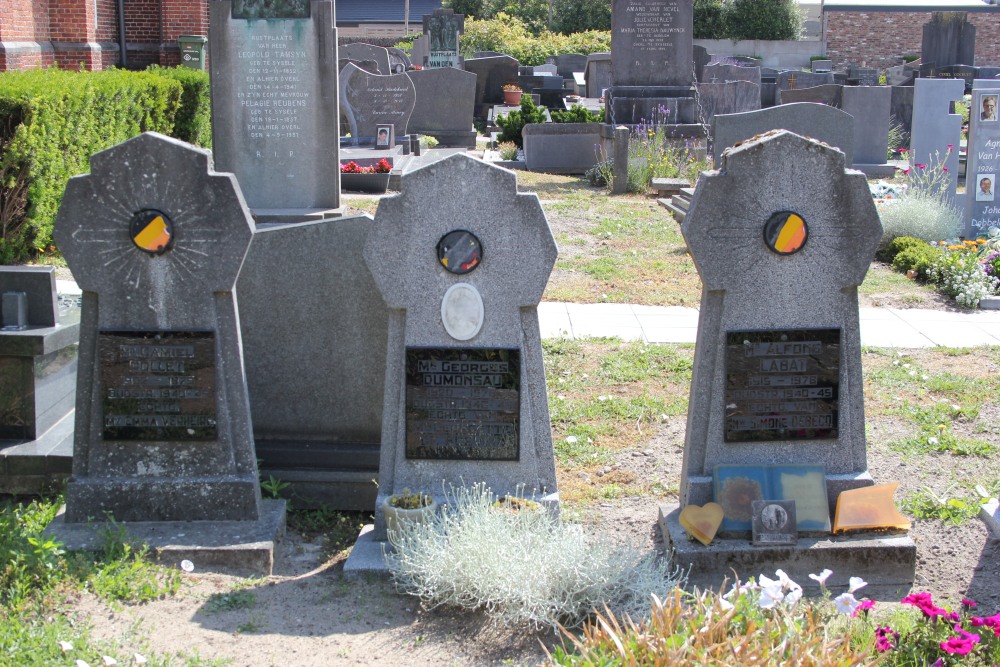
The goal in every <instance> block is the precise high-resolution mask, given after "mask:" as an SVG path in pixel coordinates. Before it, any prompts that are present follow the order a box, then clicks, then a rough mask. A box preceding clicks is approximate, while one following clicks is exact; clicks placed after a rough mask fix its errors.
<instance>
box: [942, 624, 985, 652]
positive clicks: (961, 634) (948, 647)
mask: <svg viewBox="0 0 1000 667" xmlns="http://www.w3.org/2000/svg"><path fill="white" fill-rule="evenodd" d="M955 630H956V631H957V632H958V636H957V637H951V638H949V639H948V641H943V642H941V650H942V651H944V652H945V653H952V654H954V655H968V654H969V653H970V652H971V651H972V649H974V648H975V647H976V644H978V643H979V635H974V634H972V633H971V632H966V631H965V630H963V629H962V627H961V626H959V625H956V626H955Z"/></svg>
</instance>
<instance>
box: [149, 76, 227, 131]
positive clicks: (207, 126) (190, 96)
mask: <svg viewBox="0 0 1000 667" xmlns="http://www.w3.org/2000/svg"><path fill="white" fill-rule="evenodd" d="M146 71H148V72H152V73H153V74H159V75H160V76H165V77H168V78H170V79H173V80H174V81H177V82H178V83H180V84H181V86H182V87H183V91H182V92H181V106H180V108H179V109H178V110H177V116H176V117H175V118H174V129H173V132H172V133H171V136H173V137H175V138H177V139H180V140H181V141H186V142H188V143H189V144H194V145H195V146H201V147H202V148H211V147H212V100H211V96H210V94H209V88H208V72H203V71H201V70H197V69H191V68H190V67H183V66H178V67H160V66H159V65H153V66H152V67H150V68H149V69H148V70H146Z"/></svg>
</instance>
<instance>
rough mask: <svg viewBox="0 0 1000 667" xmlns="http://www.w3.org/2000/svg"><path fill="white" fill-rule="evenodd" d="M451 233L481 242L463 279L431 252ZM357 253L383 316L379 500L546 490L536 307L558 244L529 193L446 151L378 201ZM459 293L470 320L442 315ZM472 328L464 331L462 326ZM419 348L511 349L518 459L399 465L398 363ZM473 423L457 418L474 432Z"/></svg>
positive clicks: (504, 174) (404, 419)
mask: <svg viewBox="0 0 1000 667" xmlns="http://www.w3.org/2000/svg"><path fill="white" fill-rule="evenodd" d="M459 184H460V185H459ZM455 230H465V231H467V232H471V233H472V234H473V235H475V237H477V238H478V239H479V242H480V244H481V254H480V255H479V259H480V260H481V261H480V262H479V263H478V264H477V265H475V268H474V269H473V270H471V271H469V272H466V273H462V274H457V273H452V272H450V271H449V270H446V269H445V268H444V266H443V265H442V263H441V262H439V261H438V255H437V252H438V251H437V250H436V249H437V247H438V243H439V242H440V241H441V240H442V238H443V237H444V236H445V235H447V234H448V233H449V232H452V231H455ZM364 258H365V261H366V262H367V263H368V266H369V268H370V270H371V272H372V275H373V277H374V278H375V282H376V284H377V285H378V287H379V290H380V292H381V293H382V297H383V299H384V300H385V303H386V306H387V307H388V309H389V311H390V314H389V343H388V354H387V362H386V375H385V401H384V405H385V407H384V413H383V415H384V416H383V422H382V450H381V461H380V465H379V500H380V501H381V499H382V498H385V497H387V496H388V495H390V494H393V493H398V492H399V491H401V490H402V489H404V488H409V489H411V490H419V491H423V492H427V493H431V494H434V495H436V496H438V495H440V494H441V493H442V491H443V490H444V485H448V484H454V485H471V484H473V483H476V482H483V483H485V484H486V485H487V486H489V487H490V488H491V489H492V490H493V492H494V493H496V494H498V495H505V494H516V495H525V494H529V495H530V494H536V495H552V494H555V492H556V479H555V464H554V458H553V451H552V440H551V427H550V424H549V417H548V403H547V399H546V394H545V376H544V370H543V366H542V353H541V345H540V343H541V338H540V333H539V327H538V312H537V306H538V302H539V301H540V300H541V296H542V292H543V290H544V289H545V284H546V281H547V280H548V276H549V273H550V272H551V270H552V266H553V265H554V263H555V260H556V246H555V241H554V239H553V237H552V232H551V230H550V229H549V226H548V222H547V221H546V219H545V214H544V212H543V211H542V208H541V205H540V204H539V201H538V197H537V196H536V195H534V194H519V193H518V192H517V184H516V178H515V175H514V173H513V172H511V171H508V170H506V169H501V168H499V167H495V166H492V165H489V164H487V163H485V162H482V161H481V160H477V159H475V158H472V157H468V156H466V155H461V154H459V155H452V156H450V157H448V158H445V159H444V160H441V161H439V162H435V163H433V164H430V165H427V166H426V167H422V168H420V169H416V170H414V171H411V172H408V173H405V174H404V175H403V178H402V190H401V192H400V194H398V195H394V196H390V197H385V198H383V199H381V200H380V202H379V208H378V211H377V212H376V214H375V227H374V230H373V233H372V234H371V235H370V236H369V238H368V240H367V242H366V244H365V249H364ZM456 268H457V267H456ZM456 290H458V291H459V292H460V293H462V294H464V295H467V297H463V299H464V298H469V299H470V300H471V301H474V300H475V297H474V294H478V295H479V299H480V306H481V310H480V311H479V314H478V315H477V314H476V313H475V312H474V310H464V309H463V310H462V311H461V312H463V313H464V315H466V316H467V318H468V319H465V318H463V319H462V320H461V321H456V320H452V319H451V318H452V316H453V314H457V313H458V312H460V311H459V310H458V309H455V310H452V309H451V307H450V306H449V304H454V303H455V302H454V301H449V298H450V295H452V294H454V293H455V292H456ZM477 322H478V324H479V328H478V330H477V331H476V332H475V333H472V335H471V336H469V332H470V331H471V330H472V329H466V325H467V324H469V325H475V324H476V323H477ZM456 334H461V336H460V337H457V338H456ZM420 348H437V349H443V350H455V351H461V350H469V349H487V350H516V351H517V352H518V355H519V356H520V385H519V389H518V391H517V396H518V399H517V400H518V405H519V414H520V417H519V420H518V422H516V430H517V437H518V443H519V444H518V453H517V457H516V459H507V460H502V461H501V460H469V459H462V458H448V459H445V458H408V455H407V449H408V447H407V438H406V434H407V425H408V420H410V419H412V418H414V417H413V416H412V415H409V414H408V411H407V409H406V405H407V394H408V391H409V390H407V385H406V382H405V377H406V375H407V371H408V368H410V367H411V365H410V363H409V362H408V361H407V358H408V356H410V354H411V353H412V352H413V351H414V350H417V349H420ZM411 370H412V369H411ZM452 400H458V399H452ZM475 419H476V418H473V421H471V422H470V421H469V420H463V422H462V423H465V424H467V426H468V427H472V428H473V431H475V426H476V421H475ZM414 437H416V436H414ZM448 437H449V438H451V437H452V436H448ZM419 444H420V443H419V442H414V443H413V445H414V446H416V445H419ZM456 447H464V445H461V446H460V445H456ZM384 531H385V524H384V517H383V516H382V513H381V512H380V511H378V510H377V511H376V515H375V536H376V538H378V539H384V535H385V532H384Z"/></svg>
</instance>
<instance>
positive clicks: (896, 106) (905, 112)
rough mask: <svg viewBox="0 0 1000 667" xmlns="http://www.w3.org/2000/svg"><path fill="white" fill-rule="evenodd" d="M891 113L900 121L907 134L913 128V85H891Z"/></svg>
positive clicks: (908, 134)
mask: <svg viewBox="0 0 1000 667" xmlns="http://www.w3.org/2000/svg"><path fill="white" fill-rule="evenodd" d="M890 88H891V89H892V93H891V94H890V100H889V115H890V117H892V118H893V119H894V120H895V122H897V123H899V124H900V125H901V126H902V128H903V131H904V132H906V136H907V137H909V136H910V132H911V131H912V129H913V86H912V85H911V86H890Z"/></svg>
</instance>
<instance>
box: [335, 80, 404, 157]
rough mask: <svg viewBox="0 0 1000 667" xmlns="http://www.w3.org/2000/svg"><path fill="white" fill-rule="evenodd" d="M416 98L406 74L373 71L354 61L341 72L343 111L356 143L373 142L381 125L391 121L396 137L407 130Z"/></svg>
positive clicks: (352, 141) (353, 140) (352, 139)
mask: <svg viewBox="0 0 1000 667" xmlns="http://www.w3.org/2000/svg"><path fill="white" fill-rule="evenodd" d="M416 100H417V93H416V90H415V88H414V86H413V81H411V80H410V77H409V76H408V75H407V74H390V75H388V76H382V75H378V74H371V73H369V72H366V71H364V70H362V69H361V68H359V67H357V66H355V65H353V64H348V65H347V67H345V68H344V69H343V70H342V71H341V73H340V101H341V112H342V113H343V115H344V117H345V119H346V121H347V127H349V128H350V131H351V143H353V144H354V145H360V144H373V143H374V142H375V133H376V132H377V126H379V125H392V126H393V127H394V128H395V130H396V136H397V137H400V136H402V135H404V134H406V133H407V131H408V130H407V128H408V126H409V123H410V115H411V114H412V113H413V106H414V104H415V103H416Z"/></svg>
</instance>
